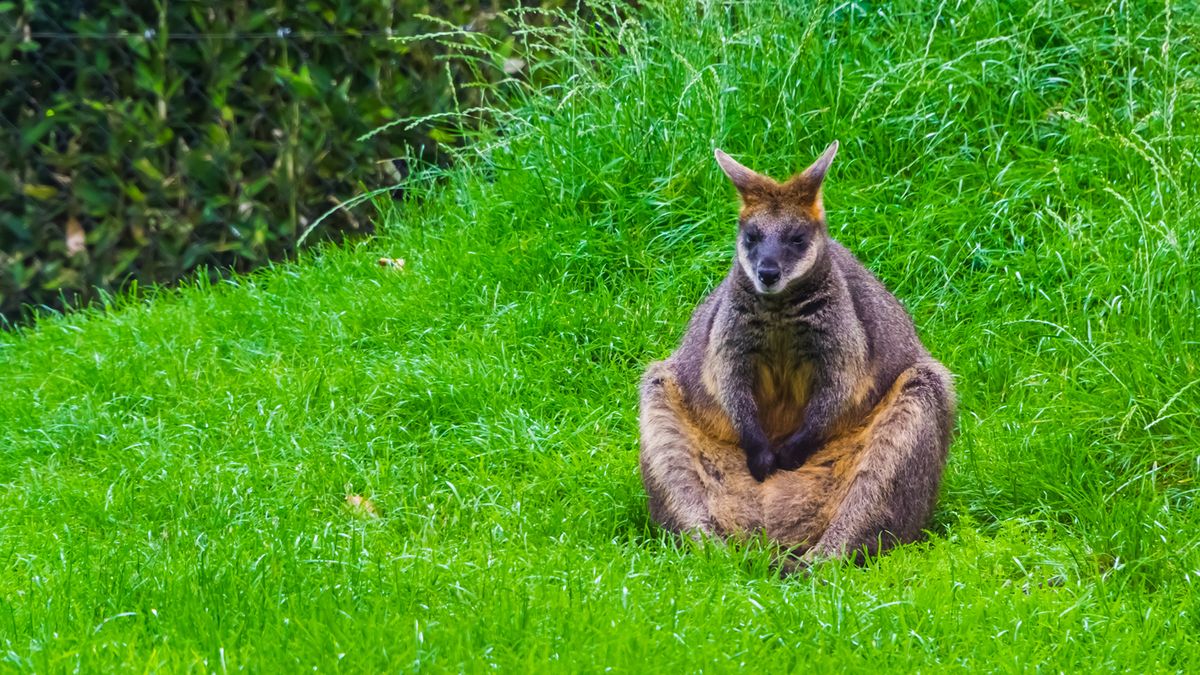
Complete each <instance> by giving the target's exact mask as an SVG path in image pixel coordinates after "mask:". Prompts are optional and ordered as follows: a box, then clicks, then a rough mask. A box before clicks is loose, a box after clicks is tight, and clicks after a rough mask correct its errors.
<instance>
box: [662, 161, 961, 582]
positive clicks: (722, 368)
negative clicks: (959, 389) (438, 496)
mask: <svg viewBox="0 0 1200 675" xmlns="http://www.w3.org/2000/svg"><path fill="white" fill-rule="evenodd" d="M837 147H838V146H837V143H836V142H834V143H833V144H831V145H830V146H829V148H828V149H826V150H825V152H824V153H823V154H822V155H821V156H820V158H818V159H817V161H816V162H814V163H813V164H812V166H810V167H808V168H807V169H805V170H804V171H803V172H801V173H799V174H797V175H796V176H794V177H792V178H791V179H790V180H788V181H787V182H784V183H779V182H776V181H774V180H772V179H771V178H768V177H766V176H762V175H760V174H758V173H755V172H754V171H751V170H750V169H748V168H746V167H745V166H742V165H741V164H739V163H738V162H737V161H735V160H734V159H732V158H731V157H729V156H728V155H726V154H725V153H723V152H721V151H720V150H717V151H716V158H717V163H718V164H720V166H721V169H722V170H724V172H725V174H726V175H727V176H728V177H729V179H730V180H731V181H732V182H733V184H734V186H735V187H736V188H737V190H738V192H739V193H740V195H741V199H742V209H741V213H740V217H739V221H738V234H737V254H736V256H735V257H734V260H733V266H732V269H731V270H730V272H729V275H728V276H727V277H726V278H725V280H724V281H723V282H721V284H720V285H719V286H717V288H716V289H715V290H714V291H713V292H712V293H711V294H709V296H708V298H707V299H705V300H704V302H703V303H701V304H700V306H699V307H698V308H697V309H696V311H695V313H694V314H693V315H692V319H691V322H690V323H689V324H688V327H687V332H686V334H685V335H684V338H683V341H682V344H681V345H680V346H679V348H678V349H677V350H676V351H675V353H673V354H672V355H671V356H670V357H669V358H668V359H667V360H666V361H660V362H656V363H653V364H651V365H650V367H649V368H648V369H647V371H646V374H645V376H644V377H643V380H642V393H641V444H642V449H641V458H640V459H641V469H642V480H643V482H644V483H645V486H646V490H647V492H648V493H649V497H650V511H651V515H652V516H653V517H654V519H655V520H657V521H658V522H659V523H661V524H662V525H663V526H665V527H667V528H668V529H671V530H675V531H681V532H689V533H693V534H702V535H709V536H729V535H735V534H750V533H753V532H755V531H762V530H765V531H766V533H767V536H768V537H769V538H771V539H772V540H773V541H775V542H776V543H778V544H780V545H783V546H785V547H787V548H790V549H792V550H795V551H797V552H804V551H807V553H805V554H804V555H805V557H806V558H807V559H813V558H818V557H831V556H840V555H847V554H856V553H859V552H866V553H875V552H878V551H881V550H883V549H886V548H887V547H889V546H891V545H893V544H895V543H898V542H908V541H913V540H915V539H917V538H918V537H919V536H920V535H921V531H922V529H923V528H924V527H925V526H926V525H927V523H928V520H929V517H930V515H931V512H932V510H933V506H934V502H935V500H936V498H937V493H938V486H939V483H940V481H941V475H942V469H943V467H944V465H945V460H946V449H947V445H948V443H949V439H950V432H951V428H952V427H953V419H954V405H955V404H954V389H953V384H952V382H951V378H950V373H949V372H948V371H947V370H946V369H945V368H944V367H943V366H942V365H941V364H940V363H938V362H937V361H935V360H934V359H933V358H932V357H931V356H930V355H929V352H928V351H926V350H925V348H924V346H922V344H921V342H920V340H919V339H918V338H917V335H916V331H915V330H914V328H913V323H912V320H911V319H910V318H909V316H908V314H907V312H906V311H905V310H904V307H903V306H902V305H901V304H900V302H899V301H898V300H896V298H895V297H894V296H892V294H891V293H889V292H888V290H887V289H886V288H884V286H883V284H882V283H880V282H879V280H878V279H876V278H875V277H874V276H873V275H872V274H871V273H870V272H869V271H867V269H866V268H865V267H863V265H862V264H861V263H860V262H859V261H858V260H857V259H855V257H854V256H853V254H851V253H850V252H849V251H848V250H847V249H846V248H844V247H843V246H842V245H841V244H839V243H837V242H836V241H834V240H833V239H831V238H830V237H829V232H828V227H827V225H826V221H825V211H824V208H823V206H822V203H821V184H822V182H823V180H824V178H825V174H826V172H827V171H828V169H829V165H830V163H831V162H832V161H833V157H834V154H835V153H836V152H837Z"/></svg>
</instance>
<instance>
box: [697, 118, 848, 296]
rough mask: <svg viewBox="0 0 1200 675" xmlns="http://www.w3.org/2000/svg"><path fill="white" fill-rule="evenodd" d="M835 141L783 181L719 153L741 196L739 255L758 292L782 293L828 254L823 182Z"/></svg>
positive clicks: (723, 165)
mask: <svg viewBox="0 0 1200 675" xmlns="http://www.w3.org/2000/svg"><path fill="white" fill-rule="evenodd" d="M837 149H838V144H837V141H834V142H833V143H830V144H829V147H828V148H826V149H825V152H823V153H821V156H820V157H818V158H817V161H815V162H813V163H812V166H810V167H808V168H807V169H805V170H804V171H801V172H800V173H798V174H796V175H795V176H792V177H791V178H789V179H788V180H787V181H786V182H783V183H780V182H778V181H775V180H772V179H771V178H768V177H767V176H763V175H762V174H759V173H756V172H754V171H751V170H750V169H748V168H746V167H744V166H742V165H741V164H739V163H738V162H737V161H736V160H734V159H733V158H732V157H730V156H729V155H727V154H725V153H723V152H721V151H720V150H717V151H716V155H717V163H718V164H720V165H721V169H722V170H723V171H724V172H725V175H726V176H729V180H731V181H733V185H734V187H736V188H737V190H738V193H739V194H740V195H741V196H742V211H741V214H740V216H739V217H738V238H737V256H738V263H739V264H740V265H741V266H742V269H743V270H744V271H745V273H746V276H748V277H750V280H751V281H752V282H753V283H754V288H755V290H757V291H758V292H759V293H762V294H764V295H770V294H774V293H778V292H780V291H782V290H784V289H785V288H787V287H788V286H789V285H791V284H792V283H793V282H795V281H797V280H799V279H802V278H804V276H805V275H806V274H808V272H809V271H810V270H812V269H813V265H814V263H815V262H816V261H817V260H818V259H819V258H820V257H821V256H822V255H824V253H825V248H826V246H827V245H828V240H829V233H828V230H827V228H826V225H825V208H824V207H823V206H822V205H821V183H822V182H823V181H824V180H825V172H826V171H828V170H829V165H830V164H831V163H832V162H833V156H834V155H835V154H837Z"/></svg>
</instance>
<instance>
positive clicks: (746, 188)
mask: <svg viewBox="0 0 1200 675" xmlns="http://www.w3.org/2000/svg"><path fill="white" fill-rule="evenodd" d="M713 154H714V155H716V157H717V164H720V165H721V170H722V171H724V172H725V175H726V176H729V180H730V181H731V182H732V183H733V186H734V187H735V188H737V190H738V193H740V194H741V195H742V201H753V200H755V199H759V198H762V197H764V196H766V194H767V193H768V192H769V191H770V190H771V189H772V188H775V187H778V184H777V183H776V182H775V181H773V180H771V179H770V178H767V177H766V176H763V175H761V174H759V173H755V172H754V171H752V170H750V169H748V168H746V167H744V166H742V165H741V164H740V163H739V162H738V161H737V160H736V159H734V158H732V157H730V156H729V155H727V154H725V153H724V152H721V149H720V148H717V149H716V151H715V152H714V153H713Z"/></svg>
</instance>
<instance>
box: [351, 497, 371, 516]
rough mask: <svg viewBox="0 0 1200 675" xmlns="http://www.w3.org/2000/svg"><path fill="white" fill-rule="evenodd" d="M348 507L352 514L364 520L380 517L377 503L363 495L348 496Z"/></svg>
mask: <svg viewBox="0 0 1200 675" xmlns="http://www.w3.org/2000/svg"><path fill="white" fill-rule="evenodd" d="M346 506H348V507H349V508H350V511H351V512H353V513H355V514H356V515H359V516H362V517H364V518H378V517H379V509H377V508H375V502H372V501H371V500H370V499H367V498H366V497H364V496H362V495H346Z"/></svg>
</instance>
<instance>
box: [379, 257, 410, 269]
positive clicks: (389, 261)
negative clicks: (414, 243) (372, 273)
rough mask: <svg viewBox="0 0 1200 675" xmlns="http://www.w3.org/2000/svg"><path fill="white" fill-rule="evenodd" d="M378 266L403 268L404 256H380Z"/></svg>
mask: <svg viewBox="0 0 1200 675" xmlns="http://www.w3.org/2000/svg"><path fill="white" fill-rule="evenodd" d="M379 266H380V267H390V268H392V269H394V270H402V269H404V258H380V259H379Z"/></svg>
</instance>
